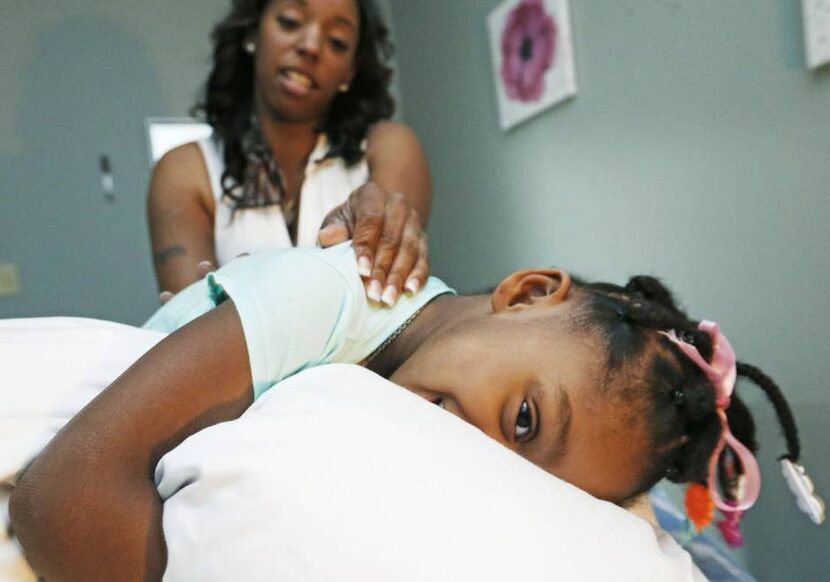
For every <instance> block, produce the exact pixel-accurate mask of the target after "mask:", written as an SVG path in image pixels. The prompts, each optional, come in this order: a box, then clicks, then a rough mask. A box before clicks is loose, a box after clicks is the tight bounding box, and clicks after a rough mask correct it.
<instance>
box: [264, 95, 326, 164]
mask: <svg viewBox="0 0 830 582" xmlns="http://www.w3.org/2000/svg"><path fill="white" fill-rule="evenodd" d="M257 110H258V111H257V117H258V119H259V123H260V127H261V128H262V135H263V136H265V140H266V141H267V142H268V145H269V146H271V151H272V152H273V154H274V158H275V159H276V160H277V163H278V164H279V165H280V167H281V168H283V171H286V170H290V171H300V172H302V171H304V170H305V166H306V164H307V162H308V158H309V156H310V155H311V152H313V151H314V147H315V146H316V145H317V140H318V139H319V137H320V134H319V132H318V131H317V126H318V122H317V121H313V122H296V123H294V122H288V121H285V120H282V119H279V118H278V117H276V116H275V115H273V114H270V113H268V112H264V113H263V112H262V110H261V108H259V107H258V108H257Z"/></svg>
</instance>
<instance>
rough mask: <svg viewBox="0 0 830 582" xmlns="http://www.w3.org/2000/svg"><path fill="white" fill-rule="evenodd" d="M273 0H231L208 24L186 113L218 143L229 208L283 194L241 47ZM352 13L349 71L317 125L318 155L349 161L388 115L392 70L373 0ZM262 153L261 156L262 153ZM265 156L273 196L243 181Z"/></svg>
mask: <svg viewBox="0 0 830 582" xmlns="http://www.w3.org/2000/svg"><path fill="white" fill-rule="evenodd" d="M272 1H273V0H232V1H231V9H230V12H229V13H228V15H227V16H226V17H225V18H224V19H222V20H221V21H220V22H219V23H218V24H217V25H216V27H215V28H214V30H213V33H212V35H211V38H212V39H213V45H214V48H213V68H212V70H211V72H210V75H209V77H208V80H207V83H206V84H205V87H204V89H203V95H202V97H200V99H199V101H198V102H197V103H196V105H195V106H194V107H193V109H192V110H191V113H192V114H193V115H194V116H196V117H199V118H202V119H205V120H206V121H207V122H208V123H209V124H210V125H211V126H212V127H213V130H214V133H215V134H216V136H217V137H218V138H219V139H220V140H221V141H222V143H223V146H224V161H225V171H224V174H223V175H222V182H221V183H222V194H223V196H225V197H227V198H228V199H230V200H231V201H232V202H233V204H234V208H235V209H237V208H255V207H261V206H268V205H273V204H279V203H281V201H282V200H281V197H282V195H284V192H283V190H284V188H283V186H282V181H281V178H280V177H279V170H278V168H276V165H275V163H274V162H273V154H272V152H271V151H270V146H269V145H268V144H267V143H266V142H265V140H264V138H263V136H262V133H261V130H260V128H259V127H258V125H259V124H258V123H257V122H256V119H255V115H254V95H253V88H254V79H255V74H254V63H253V59H252V58H251V55H249V54H247V53H246V52H245V49H244V47H243V45H244V44H245V42H246V40H248V39H249V38H250V37H251V34H252V33H253V32H255V31H256V28H257V26H258V25H259V22H260V20H261V18H262V15H263V12H264V11H265V9H266V7H267V6H268V5H269V3H270V2H272ZM355 4H356V5H357V8H358V12H359V13H360V38H359V40H358V44H357V47H356V51H355V57H354V58H355V71H356V73H355V76H354V79H353V80H352V82H351V84H350V85H349V90H348V91H346V92H344V93H339V94H338V95H337V96H336V97H335V98H334V100H333V101H332V103H331V104H330V105H329V110H328V113H327V114H326V117H325V118H324V119H323V120H322V122H321V124H320V126H319V127H318V128H317V129H318V131H320V132H321V133H324V134H326V136H327V137H328V143H329V150H328V152H327V154H326V156H325V157H326V158H336V157H341V158H343V160H344V161H345V162H346V164H347V165H354V164H355V163H357V162H358V161H360V159H361V158H362V157H363V150H362V143H363V140H364V139H365V138H366V134H367V132H368V130H369V127H370V126H371V125H372V124H373V123H375V122H377V121H380V120H382V119H389V118H390V117H391V116H392V114H393V113H394V111H395V102H394V100H393V98H392V96H391V94H390V91H389V84H390V80H391V78H392V71H391V69H390V68H389V67H388V66H387V64H386V63H387V62H388V61H389V59H390V58H391V56H392V52H393V47H392V43H391V41H390V40H389V33H388V29H387V28H386V25H385V24H384V22H383V19H382V18H381V14H380V12H379V10H378V9H377V7H376V5H375V2H374V0H355ZM263 152H264V153H265V154H266V155H264V154H263ZM264 157H265V158H268V159H270V160H271V162H272V164H271V167H268V168H267V176H268V178H269V180H271V182H272V183H273V186H274V191H275V192H276V194H277V195H276V196H271V195H264V194H263V189H262V188H261V187H259V186H258V185H255V184H247V183H246V182H249V181H252V180H256V179H257V173H256V172H251V171H250V168H249V166H250V162H251V161H254V162H255V163H259V164H260V165H261V164H262V160H263V159H264Z"/></svg>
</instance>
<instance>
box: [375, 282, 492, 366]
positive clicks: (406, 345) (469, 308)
mask: <svg viewBox="0 0 830 582" xmlns="http://www.w3.org/2000/svg"><path fill="white" fill-rule="evenodd" d="M491 312H492V307H491V306H490V296H489V295H466V296H465V295H461V296H455V295H441V296H439V297H436V298H435V299H433V300H432V301H430V302H429V303H427V305H426V306H424V307H423V308H422V309H421V313H419V314H418V316H417V317H415V319H414V320H413V321H412V323H410V324H409V325H408V326H407V327H406V329H404V330H403V332H401V334H400V335H399V336H398V337H397V338H395V339H394V340H393V341H392V343H390V344H389V345H388V346H387V347H386V348H385V349H384V350H383V351H382V352H381V353H379V354H378V355H377V357H376V358H375V359H374V360H373V361H372V362H371V364H369V366H368V368H369V369H370V370H372V371H373V372H375V373H377V374H380V375H381V376H383V377H384V378H388V377H389V376H391V375H392V373H393V372H395V370H397V369H398V368H399V367H400V366H401V365H402V364H403V363H404V362H405V361H406V360H408V359H409V357H410V356H412V354H414V353H415V352H416V351H417V350H418V348H419V347H420V346H421V344H422V343H423V342H424V341H425V340H426V339H427V338H428V337H429V336H431V335H432V334H434V333H437V332H439V331H441V330H444V329H448V328H450V327H452V326H454V325H457V324H458V323H461V322H463V321H466V320H468V319H472V318H475V317H480V316H483V315H487V314H488V313H491Z"/></svg>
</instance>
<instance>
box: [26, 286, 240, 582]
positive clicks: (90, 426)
mask: <svg viewBox="0 0 830 582" xmlns="http://www.w3.org/2000/svg"><path fill="white" fill-rule="evenodd" d="M252 400H253V395H252V390H251V373H250V367H249V362H248V354H247V349H246V344H245V338H244V335H243V332H242V326H241V323H240V321H239V317H238V315H237V312H236V308H235V307H234V305H233V303H232V302H231V301H227V302H225V303H223V304H222V305H220V306H219V307H217V308H216V309H214V310H212V311H210V312H209V313H207V314H206V315H204V316H202V317H200V318H198V319H196V320H195V321H193V322H192V323H190V324H188V325H187V326H185V327H183V328H182V329H181V330H179V331H177V332H176V333H174V334H172V335H171V336H169V337H168V338H166V339H164V340H163V341H162V342H160V343H159V344H158V345H157V346H156V347H154V348H153V349H152V350H150V351H149V352H148V353H147V354H146V355H145V356H143V357H142V358H141V359H139V360H138V362H136V363H135V364H134V365H133V366H132V367H130V368H129V369H128V370H127V371H126V372H125V373H124V374H123V375H122V376H121V377H119V378H118V379H117V380H116V381H115V382H114V383H113V384H112V385H111V386H110V387H109V388H107V389H106V390H105V391H104V392H102V393H101V394H100V395H99V396H98V397H97V398H96V399H95V400H93V401H92V402H91V403H90V404H89V405H88V406H87V407H86V408H84V409H83V410H82V411H81V412H80V413H79V414H78V415H77V416H75V417H74V418H73V419H72V420H71V421H70V422H69V423H68V424H67V425H66V427H65V428H64V429H63V430H61V431H60V432H59V433H58V435H57V436H56V437H55V438H54V439H53V440H52V442H51V443H50V444H49V445H48V446H47V447H46V448H45V449H44V451H43V452H42V453H41V454H40V455H39V456H38V457H37V459H36V460H35V461H34V462H33V463H32V465H31V466H30V467H29V468H28V469H27V471H26V472H25V473H24V475H23V476H22V478H21V479H20V481H19V483H18V486H17V488H16V489H15V491H14V492H13V494H12V497H11V502H10V512H11V519H12V526H13V528H14V531H15V534H16V535H17V537H18V539H19V540H20V542H21V544H22V546H23V549H24V551H25V553H26V556H27V558H28V559H29V561H30V563H31V564H32V567H33V568H34V569H35V571H36V572H37V573H38V574H39V575H40V576H42V577H45V578H46V579H47V580H50V582H51V581H63V580H79V581H88V580H119V581H130V580H159V579H161V576H162V574H163V572H164V567H165V564H166V553H165V544H164V535H163V531H162V522H161V508H162V503H161V500H160V498H159V497H158V493H157V492H156V488H155V484H154V480H153V473H154V471H155V466H156V464H157V462H158V460H159V459H160V458H161V457H162V456H163V455H164V454H165V453H166V452H168V451H170V450H171V449H172V448H173V447H175V446H176V445H177V444H179V443H180V442H182V441H183V440H184V439H185V438H186V437H188V436H189V435H191V434H193V433H195V432H197V431H198V430H200V429H202V428H205V427H207V426H210V425H213V424H216V423H218V422H222V421H225V420H230V419H233V418H237V417H239V416H240V415H241V414H242V412H243V411H244V410H245V409H246V408H247V407H248V406H249V405H250V404H251V402H252Z"/></svg>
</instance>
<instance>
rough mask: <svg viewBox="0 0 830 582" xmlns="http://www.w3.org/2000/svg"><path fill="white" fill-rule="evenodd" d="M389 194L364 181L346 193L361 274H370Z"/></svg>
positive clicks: (353, 242) (382, 228)
mask: <svg viewBox="0 0 830 582" xmlns="http://www.w3.org/2000/svg"><path fill="white" fill-rule="evenodd" d="M387 198H388V194H387V193H386V192H385V191H384V190H382V189H381V188H380V187H378V186H377V185H375V184H373V183H371V182H370V183H368V184H364V185H363V186H361V187H360V188H358V189H357V190H355V191H354V192H353V193H352V195H351V196H350V197H349V201H348V203H349V206H350V207H351V211H352V212H351V218H352V219H353V225H352V247H353V248H354V252H355V256H356V257H357V264H358V270H359V272H360V275H361V276H362V277H369V276H371V275H372V268H373V266H374V264H375V257H376V254H377V250H378V244H379V243H380V239H381V236H382V235H383V233H384V225H385V223H386V212H387V210H386V202H387Z"/></svg>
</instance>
